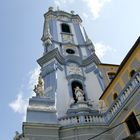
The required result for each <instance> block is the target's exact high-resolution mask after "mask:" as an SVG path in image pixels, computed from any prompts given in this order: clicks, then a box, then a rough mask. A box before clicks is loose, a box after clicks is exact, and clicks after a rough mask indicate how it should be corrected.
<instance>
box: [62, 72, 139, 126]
mask: <svg viewBox="0 0 140 140" xmlns="http://www.w3.org/2000/svg"><path fill="white" fill-rule="evenodd" d="M138 84H140V72H138V73H137V74H136V75H135V77H134V78H133V79H132V80H131V81H130V82H129V83H128V84H127V86H126V87H125V88H124V90H123V91H122V92H121V93H120V94H119V96H118V97H117V99H116V100H115V101H114V103H113V104H112V105H111V107H110V108H109V109H108V110H107V111H106V112H105V113H104V114H98V115H81V116H80V115H77V116H72V117H65V118H61V119H60V124H61V125H62V126H65V125H69V124H80V123H93V124H106V123H107V122H108V121H110V120H111V119H112V118H113V117H114V116H115V115H116V113H117V112H118V111H119V110H120V109H121V107H122V106H123V105H124V104H125V102H126V101H127V100H128V98H130V97H131V95H132V93H133V92H132V91H133V90H134V89H135V88H136V87H137V85H138Z"/></svg>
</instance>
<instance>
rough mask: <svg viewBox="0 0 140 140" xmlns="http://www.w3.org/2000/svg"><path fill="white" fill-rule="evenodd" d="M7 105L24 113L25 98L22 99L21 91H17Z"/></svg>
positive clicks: (15, 110)
mask: <svg viewBox="0 0 140 140" xmlns="http://www.w3.org/2000/svg"><path fill="white" fill-rule="evenodd" d="M9 106H10V107H11V108H12V109H13V110H14V112H18V113H20V114H24V112H25V110H26V107H27V100H26V99H23V95H22V93H19V94H18V95H17V97H16V99H15V100H14V101H12V102H11V103H10V104H9Z"/></svg>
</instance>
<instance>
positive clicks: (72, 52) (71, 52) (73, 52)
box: [66, 49, 75, 54]
mask: <svg viewBox="0 0 140 140" xmlns="http://www.w3.org/2000/svg"><path fill="white" fill-rule="evenodd" d="M66 52H67V53H68V54H75V51H74V50H72V49H67V50H66Z"/></svg>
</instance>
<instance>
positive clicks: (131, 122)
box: [125, 113, 140, 134]
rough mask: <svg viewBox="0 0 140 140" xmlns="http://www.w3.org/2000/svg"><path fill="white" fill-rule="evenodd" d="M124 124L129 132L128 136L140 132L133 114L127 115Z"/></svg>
mask: <svg viewBox="0 0 140 140" xmlns="http://www.w3.org/2000/svg"><path fill="white" fill-rule="evenodd" d="M125 122H126V124H127V127H128V129H129V131H130V134H135V133H136V132H137V131H140V126H139V123H138V121H137V119H136V116H135V114H134V113H132V114H131V115H129V117H128V118H127V119H126V121H125Z"/></svg>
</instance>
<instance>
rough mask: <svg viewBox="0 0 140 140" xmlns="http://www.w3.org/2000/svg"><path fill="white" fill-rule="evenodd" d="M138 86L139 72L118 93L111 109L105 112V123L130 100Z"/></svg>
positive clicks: (139, 81)
mask: <svg viewBox="0 0 140 140" xmlns="http://www.w3.org/2000/svg"><path fill="white" fill-rule="evenodd" d="M139 84H140V71H139V72H138V73H137V74H136V75H135V77H134V78H133V79H132V80H130V81H129V83H128V84H127V85H126V87H125V88H124V90H123V91H122V92H121V93H120V95H119V96H118V98H117V99H116V100H115V101H114V103H113V104H112V105H111V107H110V108H109V109H108V110H107V112H106V121H110V120H111V119H112V118H113V117H114V116H116V114H117V113H118V111H119V110H120V109H121V108H122V107H123V106H124V104H125V103H126V102H127V101H128V100H129V99H130V97H131V96H132V95H133V94H134V92H133V91H134V90H135V89H136V87H137V86H138V85H139Z"/></svg>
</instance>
